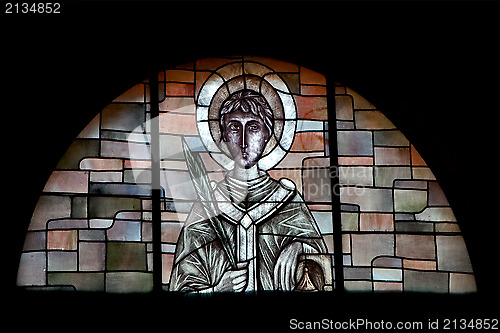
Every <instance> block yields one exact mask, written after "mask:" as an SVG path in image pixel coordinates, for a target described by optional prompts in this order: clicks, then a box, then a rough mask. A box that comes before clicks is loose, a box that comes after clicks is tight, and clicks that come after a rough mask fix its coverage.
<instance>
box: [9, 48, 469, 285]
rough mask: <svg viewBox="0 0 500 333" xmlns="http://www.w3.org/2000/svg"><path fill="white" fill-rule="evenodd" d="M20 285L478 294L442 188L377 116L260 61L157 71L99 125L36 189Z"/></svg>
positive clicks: (332, 88)
mask: <svg viewBox="0 0 500 333" xmlns="http://www.w3.org/2000/svg"><path fill="white" fill-rule="evenodd" d="M329 110H330V111H329ZM228 119H229V120H228ZM242 133H243V134H242ZM238 135H239V136H238ZM235 138H237V139H235ZM259 138H260V139H259ZM235 140H236V141H235ZM237 140H240V141H237ZM259 140H261V141H259ZM252 149H253V150H252ZM252 154H254V155H252ZM245 177H246V178H245ZM225 281H226V282H227V281H229V282H231V283H233V284H232V285H228V284H225ZM229 282H228V283H229ZM17 283H18V285H20V286H24V287H26V288H29V289H37V290H40V289H42V290H45V289H57V290H59V289H64V290H79V291H90V290H91V291H104V292H110V293H129V292H150V291H152V290H154V289H158V290H165V291H168V290H170V291H189V292H217V291H235V290H236V291H246V292H250V293H254V292H258V291H260V290H303V291H306V290H307V291H311V290H320V291H335V290H336V289H345V290H346V291H349V292H351V291H352V292H372V291H375V292H403V291H410V292H430V293H434V292H437V293H468V292H474V291H475V290H476V285H475V279H474V274H473V271H472V266H471V263H470V260H469V256H468V252H467V249H466V245H465V242H464V239H463V237H462V234H461V231H460V228H459V224H458V222H457V219H456V218H455V215H454V213H453V211H452V209H451V207H450V205H449V203H448V200H447V199H446V196H445V194H444V193H443V190H442V189H441V187H440V185H439V183H438V181H437V180H436V178H435V176H434V174H433V173H432V171H431V170H430V168H429V167H428V165H427V164H426V162H425V161H424V160H423V159H422V157H421V156H420V155H419V153H418V151H417V149H416V147H415V146H414V145H413V144H412V143H411V142H410V141H409V140H408V139H407V138H406V137H405V136H404V135H403V133H402V132H400V131H399V130H398V129H397V128H396V127H395V126H394V124H393V123H392V122H391V121H390V120H389V119H388V118H387V117H386V116H384V114H383V113H382V110H379V109H377V108H376V106H374V105H373V104H371V103H370V102H368V101H367V100H366V99H364V98H363V97H361V96H360V95H359V94H357V93H356V92H354V91H353V90H352V89H350V88H348V87H345V86H343V85H341V84H338V83H333V82H330V81H328V83H327V80H326V78H325V76H323V75H322V74H320V73H317V72H315V71H312V70H310V69H307V68H305V67H303V66H300V65H297V64H292V63H288V62H284V61H280V60H276V59H270V58H264V57H254V56H238V57H227V58H208V59H198V60H196V61H193V62H190V63H186V64H183V65H179V66H177V67H175V68H171V69H168V70H165V71H162V72H160V73H159V74H158V76H157V77H151V78H149V79H147V80H144V81H143V82H141V83H139V84H137V85H135V86H133V87H132V88H130V89H129V90H128V91H126V92H125V93H123V94H122V95H120V96H119V97H117V98H116V99H115V100H114V101H113V102H112V103H111V104H109V105H108V106H106V107H105V108H104V109H103V110H102V111H101V112H100V113H99V114H98V115H96V116H95V118H94V119H93V120H92V121H91V122H90V123H89V124H88V126H87V127H85V128H84V129H83V131H82V132H81V133H80V134H79V135H78V137H77V138H76V139H75V140H74V142H73V143H72V144H71V146H70V147H69V149H68V151H67V152H66V153H65V154H64V156H63V157H62V158H61V160H60V161H59V163H58V164H57V166H56V169H55V170H54V171H53V173H52V175H51V176H50V178H49V180H48V181H47V183H46V185H45V187H44V190H43V194H42V195H41V196H40V198H39V201H38V204H37V206H36V208H35V211H34V213H33V217H32V220H31V223H30V226H29V229H28V232H27V235H26V240H25V244H24V249H23V253H22V256H21V262H20V266H19V273H18V279H17ZM236 286H237V287H236ZM231 288H233V289H231Z"/></svg>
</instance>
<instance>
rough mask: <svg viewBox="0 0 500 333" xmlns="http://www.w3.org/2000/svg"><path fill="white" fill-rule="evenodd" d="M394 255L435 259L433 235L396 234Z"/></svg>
mask: <svg viewBox="0 0 500 333" xmlns="http://www.w3.org/2000/svg"><path fill="white" fill-rule="evenodd" d="M396 255H397V256H400V257H405V258H411V259H435V258H436V249H435V244H434V236H433V235H396Z"/></svg>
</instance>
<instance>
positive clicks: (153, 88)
mask: <svg viewBox="0 0 500 333" xmlns="http://www.w3.org/2000/svg"><path fill="white" fill-rule="evenodd" d="M149 84H150V86H149V88H150V89H149V91H150V102H151V185H152V193H151V194H152V198H151V199H152V223H153V230H152V231H153V292H155V293H159V292H161V291H162V254H161V185H160V121H159V115H160V111H159V100H158V74H157V73H153V74H151V76H150V78H149Z"/></svg>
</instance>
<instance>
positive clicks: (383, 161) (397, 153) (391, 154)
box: [374, 147, 410, 165]
mask: <svg viewBox="0 0 500 333" xmlns="http://www.w3.org/2000/svg"><path fill="white" fill-rule="evenodd" d="M374 152H375V164H376V165H410V149H408V148H388V147H375V148H374Z"/></svg>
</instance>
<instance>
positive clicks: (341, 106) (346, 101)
mask: <svg viewBox="0 0 500 333" xmlns="http://www.w3.org/2000/svg"><path fill="white" fill-rule="evenodd" d="M335 108H336V113H337V119H338V120H354V110H353V100H352V97H351V96H335Z"/></svg>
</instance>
